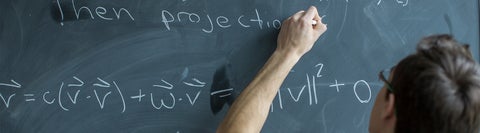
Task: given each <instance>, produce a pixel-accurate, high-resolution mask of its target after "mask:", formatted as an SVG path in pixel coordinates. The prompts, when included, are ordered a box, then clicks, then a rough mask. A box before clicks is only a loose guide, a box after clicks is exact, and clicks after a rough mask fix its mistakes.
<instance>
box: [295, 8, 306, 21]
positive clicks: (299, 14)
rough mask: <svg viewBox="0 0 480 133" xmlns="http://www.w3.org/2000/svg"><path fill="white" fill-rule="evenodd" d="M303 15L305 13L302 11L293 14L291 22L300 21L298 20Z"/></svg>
mask: <svg viewBox="0 0 480 133" xmlns="http://www.w3.org/2000/svg"><path fill="white" fill-rule="evenodd" d="M304 13H305V11H304V10H301V11H298V12H297V13H295V14H294V15H293V16H292V19H293V20H298V19H300V18H301V17H302V16H303V14H304Z"/></svg>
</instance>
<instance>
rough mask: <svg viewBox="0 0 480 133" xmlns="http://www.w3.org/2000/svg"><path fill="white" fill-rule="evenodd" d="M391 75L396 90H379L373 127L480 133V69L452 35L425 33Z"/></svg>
mask: <svg viewBox="0 0 480 133" xmlns="http://www.w3.org/2000/svg"><path fill="white" fill-rule="evenodd" d="M387 78H388V81H387V82H389V84H391V88H392V89H393V92H389V91H387V90H386V88H387V86H386V87H383V88H382V90H381V91H380V93H379V94H378V96H377V100H376V101H375V105H374V108H373V110H372V114H371V120H370V121H371V122H370V131H371V132H385V131H387V132H389V131H390V132H391V131H394V132H397V133H405V132H406V133H410V132H435V133H437V132H445V133H452V132H461V133H465V132H478V130H479V126H480V117H479V114H480V68H479V66H478V65H477V63H476V62H475V61H474V59H473V58H472V56H471V54H470V52H469V50H468V47H466V46H463V45H460V44H458V43H457V42H456V41H455V40H454V39H453V38H452V37H451V36H449V35H435V36H430V37H427V38H424V39H423V40H422V41H420V43H419V44H418V46H417V52H416V53H415V54H412V55H410V56H408V57H406V58H404V59H403V60H402V61H400V62H399V63H398V65H397V66H396V67H395V70H393V73H392V74H391V76H390V77H387ZM388 129H390V130H388Z"/></svg>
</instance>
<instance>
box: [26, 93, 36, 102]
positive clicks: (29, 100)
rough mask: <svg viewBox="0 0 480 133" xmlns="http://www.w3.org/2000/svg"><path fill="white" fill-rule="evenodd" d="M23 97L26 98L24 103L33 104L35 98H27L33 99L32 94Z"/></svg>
mask: <svg viewBox="0 0 480 133" xmlns="http://www.w3.org/2000/svg"><path fill="white" fill-rule="evenodd" d="M23 96H24V97H26V98H25V101H26V102H33V101H35V98H28V97H33V96H35V95H34V94H23Z"/></svg>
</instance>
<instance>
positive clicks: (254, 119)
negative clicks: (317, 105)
mask: <svg viewBox="0 0 480 133" xmlns="http://www.w3.org/2000/svg"><path fill="white" fill-rule="evenodd" d="M299 58H300V57H299V56H298V55H296V54H294V53H288V52H287V51H275V52H274V53H273V54H272V56H271V57H270V58H269V59H268V61H267V62H266V63H265V65H264V66H263V68H262V69H261V70H260V71H259V72H258V74H257V76H256V77H255V78H254V79H253V81H252V82H251V83H250V84H249V85H248V86H247V87H246V88H245V89H244V90H243V92H242V94H240V96H239V97H238V98H237V99H236V100H235V102H234V103H233V105H232V107H231V108H230V109H229V112H228V114H227V116H226V118H225V119H224V121H223V122H222V124H221V125H220V127H219V129H218V132H249V133H251V132H260V130H261V128H262V126H263V123H264V122H265V120H266V119H267V116H268V112H269V108H270V105H271V103H272V101H273V99H274V98H275V96H276V94H277V91H278V89H279V88H280V86H281V85H282V83H283V81H284V80H285V78H286V77H287V75H288V73H289V72H290V70H291V69H292V68H293V66H294V65H295V64H296V63H297V62H298V60H299ZM239 108H241V109H239Z"/></svg>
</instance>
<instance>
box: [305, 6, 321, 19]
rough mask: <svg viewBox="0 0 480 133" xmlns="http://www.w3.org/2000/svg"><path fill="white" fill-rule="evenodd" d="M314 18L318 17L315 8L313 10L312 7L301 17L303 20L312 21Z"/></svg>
mask: <svg viewBox="0 0 480 133" xmlns="http://www.w3.org/2000/svg"><path fill="white" fill-rule="evenodd" d="M315 16H318V11H317V8H315V7H314V6H310V8H308V10H307V12H306V13H305V15H303V19H305V20H314V18H315Z"/></svg>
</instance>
